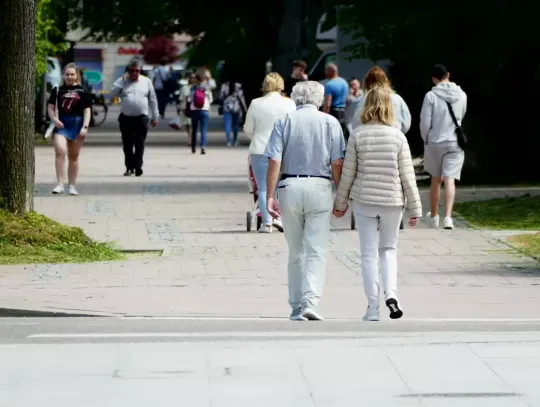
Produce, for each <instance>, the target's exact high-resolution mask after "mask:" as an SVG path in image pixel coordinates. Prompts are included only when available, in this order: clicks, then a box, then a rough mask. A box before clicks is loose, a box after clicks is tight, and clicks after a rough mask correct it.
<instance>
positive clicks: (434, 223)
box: [426, 212, 440, 229]
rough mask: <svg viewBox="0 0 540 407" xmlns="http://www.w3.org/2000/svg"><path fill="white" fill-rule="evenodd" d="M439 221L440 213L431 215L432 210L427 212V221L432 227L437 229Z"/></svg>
mask: <svg viewBox="0 0 540 407" xmlns="http://www.w3.org/2000/svg"><path fill="white" fill-rule="evenodd" d="M439 221H440V218H439V215H435V216H431V212H428V213H426V222H427V224H428V225H429V226H430V227H432V228H435V229H437V228H438V227H439Z"/></svg>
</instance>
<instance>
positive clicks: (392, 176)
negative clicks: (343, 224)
mask: <svg viewBox="0 0 540 407" xmlns="http://www.w3.org/2000/svg"><path fill="white" fill-rule="evenodd" d="M349 199H352V200H353V202H355V203H359V204H366V205H374V206H404V207H406V209H408V210H409V211H410V216H411V217H418V218H419V217H421V216H422V204H421V202H420V195H419V194H418V187H417V186H416V176H415V174H414V167H413V162H412V158H411V151H410V149H409V143H408V142H407V139H406V138H405V135H404V134H403V133H402V132H401V131H400V130H398V129H396V128H394V127H390V126H386V125H383V124H372V123H368V124H364V125H361V126H358V127H357V128H356V129H354V130H353V132H352V134H351V135H350V137H349V142H348V144H347V152H346V154H345V162H344V163H343V172H342V174H341V181H340V183H339V186H338V191H337V196H336V202H335V206H334V207H335V209H337V210H340V211H343V210H345V209H346V208H347V205H348V202H349Z"/></svg>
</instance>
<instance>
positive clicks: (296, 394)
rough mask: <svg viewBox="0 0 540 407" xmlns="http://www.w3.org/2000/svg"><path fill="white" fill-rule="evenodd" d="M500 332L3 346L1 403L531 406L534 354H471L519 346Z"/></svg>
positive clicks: (537, 396) (538, 400)
mask: <svg viewBox="0 0 540 407" xmlns="http://www.w3.org/2000/svg"><path fill="white" fill-rule="evenodd" d="M498 335H499V334H494V335H491V337H490V339H487V340H486V342H485V343H481V344H476V345H474V346H475V348H474V349H473V348H472V345H471V344H468V343H461V344H460V343H456V342H452V343H449V344H438V343H437V341H438V338H439V335H438V334H433V333H432V334H428V335H427V338H426V341H421V340H418V339H413V340H412V341H411V342H407V343H403V341H402V339H403V338H402V337H401V335H400V334H399V333H394V335H393V336H392V337H390V338H389V340H388V341H386V342H383V343H377V342H376V341H372V342H370V343H368V344H366V343H364V342H363V341H359V340H351V339H334V340H324V341H322V340H319V339H317V338H314V339H313V340H301V341H258V342H253V341H242V342H235V341H233V342H222V341H219V340H218V341H211V342H210V341H202V342H196V343H189V342H168V343H153V342H149V343H144V344H140V343H139V344H133V343H126V342H123V343H95V344H91V343H82V344H75V343H69V342H65V343H62V344H24V343H19V344H15V345H0V358H1V360H2V364H0V388H1V389H2V390H3V391H2V392H0V404H1V405H6V406H8V405H34V404H35V403H37V402H40V405H44V406H53V405H54V406H57V407H64V406H68V405H84V406H86V405H88V406H90V405H96V404H92V403H102V404H100V405H110V406H115V407H122V406H128V405H129V406H133V405H135V406H147V405H148V404H150V403H152V404H154V405H171V403H175V404H177V403H182V402H185V403H190V404H186V405H190V406H224V407H228V406H232V405H235V406H248V405H251V406H252V405H257V406H259V405H262V406H275V405H284V406H293V405H294V406H317V407H320V406H323V407H334V406H350V405H358V403H361V404H368V403H369V404H376V405H378V406H382V407H393V406H450V405H453V406H456V405H457V406H473V405H474V406H486V407H487V406H507V407H523V406H529V407H538V406H540V393H539V392H538V390H537V387H538V386H537V381H536V380H535V377H537V376H538V372H539V371H540V359H539V358H529V357H527V358H523V357H513V356H510V357H506V358H503V359H501V358H491V357H482V356H481V352H478V350H479V349H480V350H481V348H482V347H489V346H497V347H499V349H500V350H501V351H502V352H503V353H504V354H505V355H515V354H516V353H518V352H520V351H519V348H521V347H522V346H523V345H522V343H520V342H519V339H518V340H517V341H508V340H505V339H504V338H502V337H499V336H498ZM538 340H539V337H538V335H536V337H535V341H536V342H538ZM487 356H489V355H487ZM527 374H529V375H530V376H526V375H527ZM89 389H91V390H89ZM182 405H184V404H182Z"/></svg>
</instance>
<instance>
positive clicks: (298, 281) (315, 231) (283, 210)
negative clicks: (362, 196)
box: [264, 81, 345, 321]
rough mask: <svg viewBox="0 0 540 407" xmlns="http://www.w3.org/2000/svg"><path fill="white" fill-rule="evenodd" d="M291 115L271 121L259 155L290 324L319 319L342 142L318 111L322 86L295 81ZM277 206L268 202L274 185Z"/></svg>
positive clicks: (333, 122) (336, 127) (336, 124)
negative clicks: (278, 231) (280, 248)
mask: <svg viewBox="0 0 540 407" xmlns="http://www.w3.org/2000/svg"><path fill="white" fill-rule="evenodd" d="M291 97H292V99H293V100H294V101H295V102H296V104H297V110H296V111H295V112H293V113H289V114H288V115H287V116H286V117H285V118H284V119H281V120H278V121H276V123H275V124H274V130H273V131H272V135H271V136H270V140H269V142H268V144H267V146H266V151H265V153H264V155H265V156H266V157H268V158H269V159H270V162H269V165H268V172H267V193H266V196H267V200H268V201H267V206H268V211H269V212H270V214H271V215H272V216H273V217H274V218H278V217H280V216H281V219H282V220H283V230H284V232H285V238H286V239H287V244H288V246H289V261H288V276H289V277H288V280H289V304H290V306H291V308H292V313H291V316H290V319H291V320H294V321H306V320H322V319H323V318H322V317H321V316H320V314H319V313H318V312H317V305H318V304H319V300H320V298H321V295H322V292H323V288H324V281H325V277H326V252H327V248H328V240H329V237H330V219H331V216H332V208H333V198H332V183H331V180H332V179H333V180H334V182H335V183H336V185H337V184H339V180H340V178H341V169H342V166H343V152H344V151H345V139H344V138H343V131H342V129H341V125H340V124H339V122H338V120H337V119H336V118H335V117H332V116H330V115H329V114H326V113H323V112H320V111H319V110H318V108H319V107H320V106H321V105H322V103H323V99H324V87H323V86H322V85H321V84H319V83H318V82H314V81H304V82H298V83H297V84H296V85H295V86H294V87H293V90H292V94H291ZM278 180H279V186H278V199H279V203H278V201H276V200H275V199H274V196H275V191H276V184H277V183H278Z"/></svg>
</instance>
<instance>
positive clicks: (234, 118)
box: [223, 112, 240, 145]
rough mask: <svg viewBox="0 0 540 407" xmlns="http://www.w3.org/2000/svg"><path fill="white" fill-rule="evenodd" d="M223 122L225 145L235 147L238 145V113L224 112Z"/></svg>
mask: <svg viewBox="0 0 540 407" xmlns="http://www.w3.org/2000/svg"><path fill="white" fill-rule="evenodd" d="M223 121H224V122H225V135H226V136H227V145H230V144H233V143H234V144H235V145H236V144H238V132H239V131H240V113H235V112H224V113H223ZM231 133H232V138H231Z"/></svg>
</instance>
